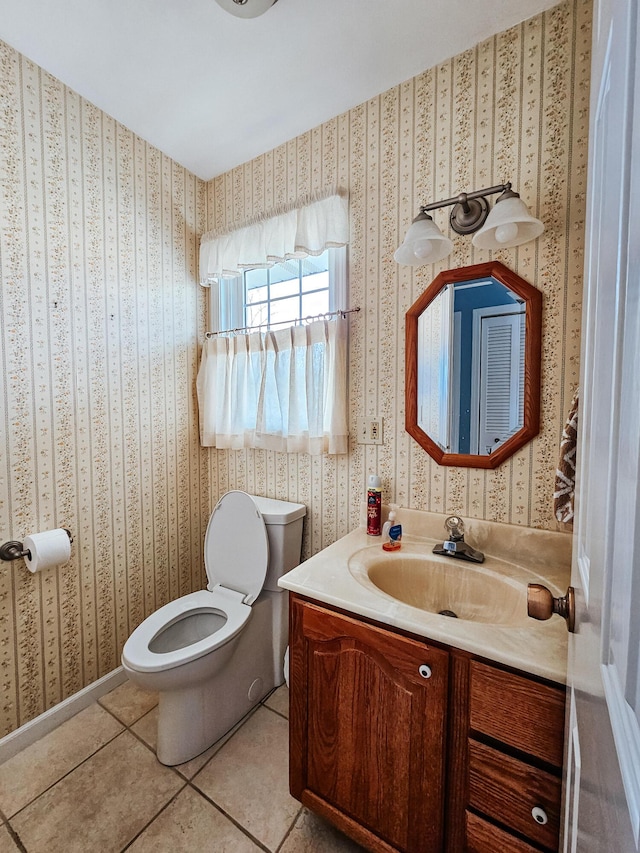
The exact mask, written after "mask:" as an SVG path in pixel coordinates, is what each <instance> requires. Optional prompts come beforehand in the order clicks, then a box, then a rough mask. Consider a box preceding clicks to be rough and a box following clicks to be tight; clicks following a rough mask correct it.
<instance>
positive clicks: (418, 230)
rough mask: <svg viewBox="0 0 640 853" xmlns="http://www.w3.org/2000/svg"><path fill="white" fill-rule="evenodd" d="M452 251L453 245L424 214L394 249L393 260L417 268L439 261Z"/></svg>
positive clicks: (417, 218) (415, 220)
mask: <svg viewBox="0 0 640 853" xmlns="http://www.w3.org/2000/svg"><path fill="white" fill-rule="evenodd" d="M452 250H453V243H452V242H451V240H450V239H449V238H448V237H445V236H444V234H443V233H442V231H440V229H439V228H438V226H437V225H436V224H435V222H434V221H433V219H432V218H431V217H430V216H428V215H427V214H426V213H420V214H418V216H416V218H415V219H414V220H413V222H412V223H411V225H410V226H409V230H408V231H407V233H406V236H405V238H404V242H403V243H402V245H401V246H400V247H399V248H398V249H396V251H395V254H394V256H393V258H394V260H395V261H396V263H398V264H404V265H406V266H410V267H418V266H420V265H421V264H434V263H435V262H436V261H441V260H442V258H446V257H447V255H448V254H449V253H450V252H451V251H452Z"/></svg>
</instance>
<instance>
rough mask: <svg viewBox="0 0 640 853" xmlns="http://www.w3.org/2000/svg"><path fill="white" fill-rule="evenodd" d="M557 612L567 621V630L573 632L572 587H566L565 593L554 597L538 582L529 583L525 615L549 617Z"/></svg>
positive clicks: (534, 617) (540, 617)
mask: <svg viewBox="0 0 640 853" xmlns="http://www.w3.org/2000/svg"><path fill="white" fill-rule="evenodd" d="M554 613H558V614H559V615H560V616H562V617H563V619H566V621H567V630H568V631H569V633H570V634H573V632H574V630H575V624H576V613H575V594H574V590H573V587H572V586H570V587H569V588H568V589H567V594H566V595H561V596H559V597H558V598H554V597H553V595H552V594H551V591H550V590H548V589H547V588H546V586H542V584H539V583H530V584H529V586H528V587H527V615H528V616H531V618H532V619H541V620H545V619H551V617H552V615H553V614H554Z"/></svg>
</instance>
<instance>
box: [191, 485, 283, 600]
mask: <svg viewBox="0 0 640 853" xmlns="http://www.w3.org/2000/svg"><path fill="white" fill-rule="evenodd" d="M204 565H205V568H206V570H207V578H208V579H209V583H208V586H207V588H208V589H210V590H214V589H217V588H218V587H223V588H225V589H232V590H235V591H236V592H241V593H242V594H243V596H244V601H245V603H246V604H253V602H254V601H255V600H256V598H257V597H258V596H259V595H260V593H261V591H262V587H263V586H264V581H265V578H266V576H267V566H268V565H269V537H268V536H267V528H266V527H265V523H264V519H263V517H262V513H261V512H260V510H259V509H258V507H257V506H256V502H255V501H254V499H253V498H252V497H251V495H248V494H247V493H246V492H240V491H237V490H234V491H231V492H227V493H226V494H225V495H223V496H222V497H221V498H220V500H219V501H218V503H217V504H216V507H215V509H214V510H213V512H212V513H211V518H210V519H209V523H208V524H207V532H206V533H205V536H204Z"/></svg>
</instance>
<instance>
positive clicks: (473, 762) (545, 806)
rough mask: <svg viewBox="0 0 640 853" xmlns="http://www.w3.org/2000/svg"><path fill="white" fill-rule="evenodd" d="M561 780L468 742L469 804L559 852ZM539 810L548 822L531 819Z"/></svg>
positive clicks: (471, 741) (484, 745)
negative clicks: (542, 822) (534, 812)
mask: <svg viewBox="0 0 640 853" xmlns="http://www.w3.org/2000/svg"><path fill="white" fill-rule="evenodd" d="M561 784H562V783H561V780H560V779H559V778H557V777H555V776H552V775H551V773H546V772H545V771H544V770H540V769H538V768H536V767H532V766H530V765H529V764H527V763H526V762H524V761H518V759H516V758H512V757H511V756H508V755H505V754H504V753H501V752H499V751H498V750H497V749H493V748H492V747H490V746H487V745H486V744H483V743H479V742H478V741H474V740H470V741H469V805H470V806H472V807H473V808H474V809H477V810H478V811H480V812H482V813H483V814H485V815H486V816H487V817H489V818H491V819H492V820H496V821H498V822H499V823H501V824H503V825H505V826H508V827H510V828H511V829H513V830H515V831H516V832H520V833H522V834H523V835H525V836H526V837H527V838H530V839H531V840H532V841H534V842H535V843H537V844H541V845H543V846H545V847H548V848H550V849H552V850H557V849H558V835H559V830H560V794H561ZM534 809H542V810H543V811H544V813H545V814H546V817H547V823H546V824H544V825H542V824H540V823H538V822H536V820H535V819H534V816H533V810H534Z"/></svg>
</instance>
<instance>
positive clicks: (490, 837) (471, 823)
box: [466, 812, 540, 853]
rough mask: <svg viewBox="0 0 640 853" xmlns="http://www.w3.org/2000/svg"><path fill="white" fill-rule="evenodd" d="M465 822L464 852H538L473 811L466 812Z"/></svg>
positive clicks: (535, 848)
mask: <svg viewBox="0 0 640 853" xmlns="http://www.w3.org/2000/svg"><path fill="white" fill-rule="evenodd" d="M466 823H467V844H466V853H496V850H504V851H505V853H540V852H539V850H538V848H537V847H532V846H531V845H530V844H527V842H526V841H522V840H521V839H520V838H516V837H515V836H514V835H511V833H510V832H506V831H505V830H504V829H500V827H498V826H494V825H493V824H492V823H489V821H488V820H484V819H483V818H481V817H479V816H478V815H476V814H473V812H467V813H466Z"/></svg>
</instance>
